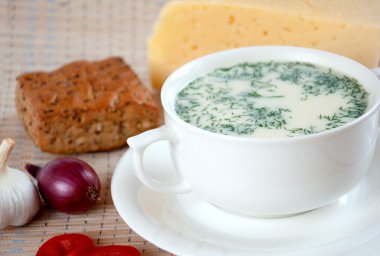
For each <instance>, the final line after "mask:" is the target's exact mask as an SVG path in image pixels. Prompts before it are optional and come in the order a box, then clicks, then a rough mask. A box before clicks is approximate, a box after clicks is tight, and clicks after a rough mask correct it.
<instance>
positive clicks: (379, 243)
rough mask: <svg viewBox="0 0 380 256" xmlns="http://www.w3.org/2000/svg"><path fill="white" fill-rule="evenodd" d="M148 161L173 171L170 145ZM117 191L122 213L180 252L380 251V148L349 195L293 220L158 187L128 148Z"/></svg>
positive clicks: (281, 255) (263, 255)
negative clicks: (140, 171) (136, 166)
mask: <svg viewBox="0 0 380 256" xmlns="http://www.w3.org/2000/svg"><path fill="white" fill-rule="evenodd" d="M377 143H378V144H379V139H378V142H377ZM145 165H146V168H148V169H149V170H150V171H151V172H152V173H153V175H156V176H158V177H163V176H165V175H166V178H167V177H168V173H170V172H172V171H173V167H172V164H171V160H170V157H169V150H168V144H167V143H166V142H158V143H156V144H154V145H152V146H151V147H150V148H148V150H147V151H146V155H145ZM169 175H170V174H169ZM111 190H112V198H113V201H114V204H115V206H116V209H117V210H118V212H119V214H120V216H121V218H122V219H123V220H124V221H125V222H126V223H127V224H128V225H129V226H130V227H131V228H132V229H133V230H134V231H135V232H136V233H138V234H139V235H140V236H141V237H143V238H145V239H146V240H148V241H150V242H151V243H153V244H155V245H156V246H158V247H160V248H162V249H164V250H166V251H169V252H171V253H173V254H175V255H193V256H203V255H204V256H222V255H223V256H232V255H233V256H243V255H244V256H245V255H247V256H248V255H255V256H259V255H260V256H273V255H276V256H300V255H302V256H313V255H316V256H321V255H323V256H326V255H331V256H340V255H350V256H353V255H355V256H356V255H358V256H359V255H360V256H370V255H380V146H379V147H378V149H377V151H376V153H375V159H374V162H373V164H372V167H371V169H370V171H369V173H368V175H367V177H366V178H365V179H364V180H363V181H362V182H361V183H360V184H359V185H358V186H357V187H356V188H355V189H354V190H353V191H351V192H350V193H349V194H348V195H346V196H344V197H342V198H341V199H340V200H338V201H337V202H335V203H333V204H331V205H329V206H326V207H323V208H320V209H317V210H314V211H310V212H307V213H303V214H299V215H296V216H292V217H286V218H276V219H275V218H273V219H260V218H250V217H244V216H238V215H234V214H231V213H228V212H225V211H223V210H221V209H219V208H217V207H215V206H213V205H211V204H208V203H206V202H203V201H200V200H198V199H197V198H196V197H195V195H194V194H192V193H189V194H183V195H177V196H176V195H163V194H159V193H156V192H153V191H151V190H149V189H148V188H146V187H145V186H144V185H142V184H141V183H140V181H139V180H138V179H137V178H136V177H135V175H134V171H133V169H132V167H131V165H130V157H129V153H128V151H127V152H126V153H125V154H124V156H123V157H122V158H121V160H120V162H119V163H118V165H117V167H116V170H115V172H114V175H113V178H112V188H111Z"/></svg>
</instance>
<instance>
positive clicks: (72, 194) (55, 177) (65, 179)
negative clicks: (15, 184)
mask: <svg viewBox="0 0 380 256" xmlns="http://www.w3.org/2000/svg"><path fill="white" fill-rule="evenodd" d="M25 168H26V170H27V171H28V172H29V173H30V174H31V175H32V176H33V177H35V178H36V179H37V186H38V189H39V191H40V194H41V196H42V198H43V199H44V200H45V202H46V203H47V204H49V205H50V206H52V207H53V208H55V209H57V210H59V211H62V212H67V213H71V212H83V211H86V210H88V209H89V208H90V207H91V206H92V205H94V204H95V202H96V200H97V198H98V197H99V191H100V181H99V177H98V175H97V174H96V172H95V171H94V169H92V167H91V166H90V165H88V164H87V163H85V162H84V161H82V160H79V159H76V158H72V157H62V158H57V159H55V160H53V161H51V162H49V163H47V164H46V165H45V166H43V167H42V168H41V167H39V166H36V165H32V164H26V166H25Z"/></svg>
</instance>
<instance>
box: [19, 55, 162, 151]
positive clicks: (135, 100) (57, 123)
mask: <svg viewBox="0 0 380 256" xmlns="http://www.w3.org/2000/svg"><path fill="white" fill-rule="evenodd" d="M17 80H18V85H17V88H16V106H17V112H18V115H19V117H20V118H21V120H22V122H23V124H24V126H25V128H26V130H27V132H28V133H29V135H30V137H31V138H32V139H33V141H34V142H35V143H36V144H37V145H38V146H39V147H40V148H41V150H42V151H46V152H50V153H59V154H72V153H83V152H95V151H106V150H111V149H115V148H119V147H122V146H125V145H126V139H127V138H128V137H130V136H133V135H136V134H138V133H141V132H143V131H145V130H148V129H151V128H155V127H157V126H159V125H161V124H162V119H163V115H162V109H161V105H160V104H159V103H158V102H157V101H156V100H155V97H154V95H153V94H152V93H151V92H150V91H149V89H148V88H146V87H144V86H143V85H142V83H141V82H140V80H139V78H138V77H137V75H136V74H135V73H134V72H133V70H132V69H131V68H130V67H129V66H128V65H127V64H126V63H124V61H123V60H122V59H121V58H118V57H110V58H108V59H105V60H102V61H96V62H88V61H77V62H73V63H70V64H67V65H65V66H63V67H61V68H59V69H57V70H55V71H52V72H50V73H47V72H34V73H28V74H23V75H21V76H19V77H18V78H17Z"/></svg>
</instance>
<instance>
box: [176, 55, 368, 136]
mask: <svg viewBox="0 0 380 256" xmlns="http://www.w3.org/2000/svg"><path fill="white" fill-rule="evenodd" d="M367 106H368V92H366V91H365V90H364V88H363V87H362V86H361V85H360V84H359V83H358V81H357V80H356V79H354V78H351V77H347V76H345V75H342V74H339V73H336V72H334V71H332V70H331V69H328V68H324V67H319V66H315V65H313V64H310V63H303V62H257V63H240V64H237V65H235V66H231V67H223V68H217V69H215V70H213V71H212V72H210V73H207V74H205V75H203V76H200V77H198V78H196V79H195V80H193V81H192V82H190V83H189V84H187V85H186V86H185V87H184V88H183V89H182V90H181V91H180V92H179V93H178V94H177V98H176V101H175V110H176V112H177V114H178V115H179V117H180V118H181V119H183V120H184V121H185V122H188V123H190V124H192V125H194V126H197V127H199V128H201V129H204V130H207V131H210V132H214V133H221V134H226V135H236V136H251V137H289V136H290V137H291V136H297V135H306V134H312V133H317V132H321V131H325V130H329V129H332V128H335V127H338V126H341V125H343V124H345V123H347V122H350V121H351V120H353V119H355V118H357V117H359V116H361V115H362V114H363V113H364V112H365V110H366V109H367Z"/></svg>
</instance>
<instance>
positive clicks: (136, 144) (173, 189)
mask: <svg viewBox="0 0 380 256" xmlns="http://www.w3.org/2000/svg"><path fill="white" fill-rule="evenodd" d="M162 140H167V141H169V142H170V146H172V145H173V144H175V143H177V141H178V138H177V136H176V135H175V134H174V132H173V131H172V130H170V129H168V128H166V127H164V126H162V127H159V128H156V129H152V130H148V131H146V132H143V133H141V134H139V135H136V136H133V137H130V138H128V139H127V143H128V145H129V150H130V153H131V161H132V163H131V164H132V167H133V169H134V171H135V175H136V176H137V178H138V179H139V180H140V181H141V182H142V183H143V184H144V185H145V186H147V187H148V188H150V189H152V190H155V191H157V192H161V193H188V192H190V191H191V189H190V187H189V186H188V185H187V184H186V183H185V182H184V181H183V180H182V179H181V180H180V181H179V182H177V183H170V184H169V183H165V182H163V181H158V180H157V179H154V177H152V176H151V175H150V174H149V173H148V172H147V171H146V170H145V168H144V163H143V156H144V152H145V150H146V149H147V148H148V147H149V146H150V145H152V144H153V143H154V142H157V141H162ZM176 171H177V173H178V170H176Z"/></svg>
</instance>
